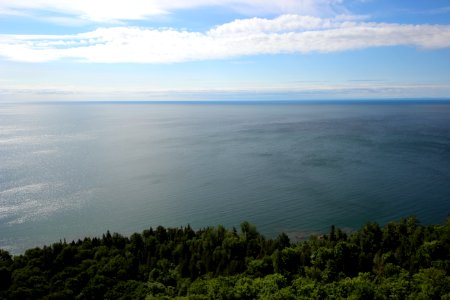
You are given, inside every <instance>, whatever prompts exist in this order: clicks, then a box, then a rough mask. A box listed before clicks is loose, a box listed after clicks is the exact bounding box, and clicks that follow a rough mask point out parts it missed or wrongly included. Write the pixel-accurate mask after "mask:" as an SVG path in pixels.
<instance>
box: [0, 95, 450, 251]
mask: <svg viewBox="0 0 450 300" xmlns="http://www.w3.org/2000/svg"><path fill="white" fill-rule="evenodd" d="M449 213H450V103H448V102H447V103H445V102H442V103H439V102H438V103H430V104H425V103H416V102H405V103H400V102H395V103H389V102H377V103H376V104H371V103H366V102H358V103H352V102H349V103H340V104H336V103H326V102H323V103H318V104H314V103H307V102H305V103H281V104H275V103H266V104H264V103H258V104H251V103H231V104H230V103H228V104H226V103H215V104H214V103H188V104H183V103H170V104H163V103H141V104H139V103H129V104H127V103H118V104H114V103H91V104H88V103H71V104H61V103H60V104H51V103H48V104H0V247H1V248H4V249H7V250H9V251H12V252H14V253H20V252H22V251H23V250H24V249H26V248H28V247H31V246H36V245H43V244H48V243H52V242H56V241H59V240H60V239H63V238H66V239H67V240H71V239H76V238H80V237H84V236H86V235H90V236H95V235H100V234H102V233H103V232H105V231H106V230H110V231H117V232H120V233H123V234H128V233H131V232H135V231H138V232H140V231H142V230H143V229H146V228H149V227H150V226H153V227H154V226H158V225H164V226H184V225H187V224H190V225H191V226H192V227H194V228H200V227H203V226H208V225H217V224H223V225H225V226H227V227H231V226H239V224H240V222H242V221H243V220H248V221H249V222H252V223H254V224H256V225H257V226H258V229H259V230H260V231H261V232H262V233H264V234H267V235H269V236H274V235H276V234H278V233H279V232H281V231H285V232H288V233H289V234H291V235H292V236H297V237H298V236H304V235H308V234H311V233H317V232H324V231H327V230H328V228H329V226H330V225H331V224H334V225H336V226H339V227H343V228H348V229H352V228H357V227H359V226H360V225H361V224H363V223H365V222H367V221H377V222H379V223H385V222H388V221H391V220H394V219H398V218H400V217H404V216H408V215H412V214H414V215H416V216H418V217H419V219H420V220H421V221H422V222H424V223H438V222H442V221H443V220H444V219H445V218H446V217H447V215H448V214H449Z"/></svg>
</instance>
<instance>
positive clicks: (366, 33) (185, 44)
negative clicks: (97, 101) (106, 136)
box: [0, 15, 450, 64]
mask: <svg viewBox="0 0 450 300" xmlns="http://www.w3.org/2000/svg"><path fill="white" fill-rule="evenodd" d="M386 46H412V47H417V48H422V49H439V48H449V47H450V25H409V24H395V23H376V22H365V21H361V20H358V19H357V18H355V17H351V16H338V17H334V18H319V17H310V16H301V15H282V16H279V17H277V18H274V19H265V18H249V19H241V20H235V21H233V22H230V23H226V24H223V25H220V26H217V27H214V28H212V29H210V30H209V31H206V32H193V31H184V30H176V29H154V28H141V27H111V28H99V29H97V30H94V31H91V32H86V33H81V34H74V35H0V56H3V57H5V58H6V59H9V60H13V61H22V62H48V61H57V60H63V59H70V60H75V61H80V62H91V63H154V64H157V63H177V62H186V61H199V60H217V59H228V58H236V57H242V56H249V55H262V54H295V53H299V54H304V53H312V52H318V53H329V52H339V51H348V50H355V49H364V48H370V47H386Z"/></svg>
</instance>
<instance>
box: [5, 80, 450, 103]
mask: <svg viewBox="0 0 450 300" xmlns="http://www.w3.org/2000/svg"><path fill="white" fill-rule="evenodd" d="M449 95H450V84H433V83H430V84H423V83H422V84H420V83H401V82H391V83H388V82H383V83H377V82H346V83H345V82H343V83H329V82H321V83H314V82H302V83H298V84H292V85H283V86H276V85H274V86H263V87H262V86H247V87H241V88H235V87H229V88H226V87H223V88H191V89H146V88H145V87H141V88H133V89H117V88H115V87H109V88H104V89H99V88H95V89H86V88H85V87H83V88H77V87H57V86H54V87H39V86H35V87H28V86H27V87H19V86H17V87H14V88H1V87H0V99H2V101H21V100H22V101H35V100H37V101H61V100H86V99H95V100H108V101H110V100H157V101H160V100H162V101H164V100H177V101H183V100H195V101H197V100H199V101H201V100H312V99H361V98H368V99H369V98H373V99H377V98H378V99H383V98H422V99H423V98H448V97H449Z"/></svg>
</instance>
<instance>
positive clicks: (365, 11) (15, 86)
mask: <svg viewBox="0 0 450 300" xmlns="http://www.w3.org/2000/svg"><path fill="white" fill-rule="evenodd" d="M357 98H374V99H379V98H450V2H449V1H442V0H433V1H415V0H409V1H406V0H397V1H388V0H316V1H312V0H297V1H296V0H279V1H273V0H271V1H269V0H221V1H218V0H191V1H187V0H172V1H162V0H127V1H120V0H109V1H107V0H78V1H73V0H14V1H11V0H0V101H22V100H25V101H29V100H306V99H357Z"/></svg>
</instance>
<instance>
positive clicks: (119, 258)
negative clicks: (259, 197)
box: [0, 217, 450, 300]
mask: <svg viewBox="0 0 450 300" xmlns="http://www.w3.org/2000/svg"><path fill="white" fill-rule="evenodd" d="M449 275H450V217H448V218H447V219H446V221H445V222H444V223H443V224H438V225H422V224H421V223H420V222H419V221H418V220H417V218H415V217H408V218H404V219H401V220H399V221H395V222H391V223H388V224H386V225H384V226H379V225H378V224H377V223H367V224H365V225H364V226H362V227H361V228H359V229H358V230H355V231H353V232H351V233H348V232H344V231H342V230H341V229H339V228H335V227H334V226H331V228H330V230H329V232H328V233H327V234H323V235H316V236H311V237H310V238H309V239H306V240H302V241H299V242H295V243H294V242H291V241H290V239H289V237H288V236H287V235H286V234H284V233H281V234H280V235H279V236H278V237H276V238H267V237H264V236H263V235H262V234H260V233H258V231H257V229H256V227H255V226H254V225H252V224H250V223H248V222H243V223H242V224H241V226H240V228H239V229H235V228H232V229H226V228H224V227H223V226H217V227H207V228H203V229H200V230H193V229H192V228H191V227H190V226H187V227H182V228H164V227H162V226H159V227H157V228H150V229H147V230H144V231H143V232H142V233H134V234H132V235H131V236H123V235H121V234H118V233H113V234H111V233H110V232H106V233H105V234H103V236H101V237H94V238H91V237H86V238H84V239H82V240H81V239H80V240H77V241H72V242H66V241H60V242H58V243H54V244H52V245H48V246H44V247H38V248H33V249H28V250H27V251H25V252H24V254H22V255H15V256H13V255H11V254H10V253H8V252H7V251H5V250H0V299H148V300H149V299H340V298H346V299H450V276H449Z"/></svg>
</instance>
